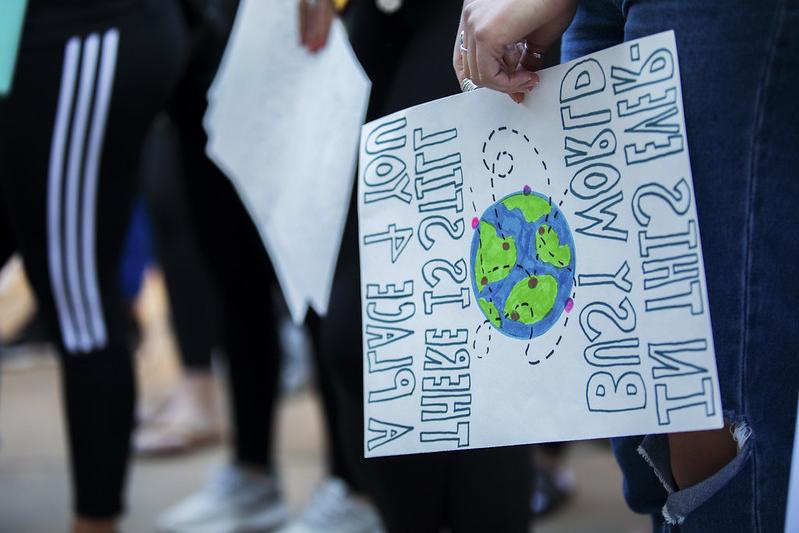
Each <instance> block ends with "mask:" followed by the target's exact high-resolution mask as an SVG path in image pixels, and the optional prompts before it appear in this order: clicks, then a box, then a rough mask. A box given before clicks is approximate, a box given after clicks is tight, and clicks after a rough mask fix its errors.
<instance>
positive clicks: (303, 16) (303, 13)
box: [298, 0, 308, 46]
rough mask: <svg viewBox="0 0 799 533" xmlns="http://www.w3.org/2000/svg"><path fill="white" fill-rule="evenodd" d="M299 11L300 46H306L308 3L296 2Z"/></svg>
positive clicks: (303, 1) (302, 0) (303, 0)
mask: <svg viewBox="0 0 799 533" xmlns="http://www.w3.org/2000/svg"><path fill="white" fill-rule="evenodd" d="M298 7H299V10H300V45H302V46H305V45H306V44H308V3H307V2H306V1H305V0H300V1H299V2H298Z"/></svg>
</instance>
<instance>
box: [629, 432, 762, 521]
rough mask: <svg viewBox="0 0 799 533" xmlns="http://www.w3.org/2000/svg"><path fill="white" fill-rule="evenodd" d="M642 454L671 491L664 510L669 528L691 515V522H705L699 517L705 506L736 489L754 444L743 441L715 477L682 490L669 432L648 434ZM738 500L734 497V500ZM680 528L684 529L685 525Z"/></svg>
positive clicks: (643, 443) (639, 451)
mask: <svg viewBox="0 0 799 533" xmlns="http://www.w3.org/2000/svg"><path fill="white" fill-rule="evenodd" d="M742 440H743V439H742ZM638 453H639V454H640V455H641V457H643V459H644V460H645V461H646V462H647V463H648V464H649V466H651V467H652V469H653V470H654V472H655V475H656V476H657V477H658V479H659V480H660V482H661V483H662V484H663V486H664V487H665V489H666V492H667V493H668V496H667V497H666V503H665V504H664V505H663V509H662V513H663V519H664V520H665V523H666V525H667V528H666V529H667V530H669V529H671V527H669V526H679V525H683V523H684V522H685V521H686V519H687V518H689V517H691V518H692V520H690V522H695V521H697V520H698V521H701V522H704V521H703V520H701V518H699V517H698V516H696V515H697V514H698V513H700V512H701V511H702V509H701V508H702V506H703V505H704V504H705V503H706V502H708V500H710V499H711V498H713V497H714V496H716V495H720V493H722V492H725V491H728V490H731V491H733V492H734V491H735V490H736V489H735V488H734V487H732V485H734V484H736V482H737V481H739V479H738V478H739V477H740V475H741V472H742V471H743V470H744V469H745V468H746V466H747V465H748V464H749V462H750V461H751V458H752V445H751V442H750V441H749V439H746V440H743V445H742V446H741V447H740V450H739V451H738V454H737V455H736V456H735V458H733V459H732V460H731V461H730V462H729V463H727V464H726V465H724V466H723V467H722V468H721V469H720V470H719V471H718V472H716V473H715V474H713V475H712V476H710V477H708V478H707V479H705V480H703V481H700V482H699V483H697V484H695V485H692V486H690V487H687V488H685V489H678V488H677V487H676V485H675V483H674V481H673V479H672V476H671V464H670V460H669V446H668V436H667V435H648V436H647V437H645V438H644V440H643V442H642V443H641V445H640V446H639V447H638ZM743 481H745V480H743ZM734 499H735V498H731V501H732V500H734ZM688 525H689V524H685V526H688ZM696 525H699V524H696ZM704 526H707V524H704ZM680 530H681V531H683V528H681V529H680Z"/></svg>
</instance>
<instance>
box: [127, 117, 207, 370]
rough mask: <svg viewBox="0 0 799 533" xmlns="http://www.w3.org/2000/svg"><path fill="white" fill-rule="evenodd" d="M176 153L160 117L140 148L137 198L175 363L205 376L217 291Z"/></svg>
mask: <svg viewBox="0 0 799 533" xmlns="http://www.w3.org/2000/svg"><path fill="white" fill-rule="evenodd" d="M180 153H181V152H180V144H179V142H178V139H177V131H175V128H174V125H172V124H171V123H170V122H169V120H168V119H167V118H166V117H163V119H161V120H159V121H157V123H156V124H155V126H154V127H153V129H152V131H151V132H150V134H149V136H148V139H147V142H146V144H145V150H144V158H143V161H142V173H141V183H142V193H143V195H144V199H145V203H146V206H147V211H148V213H149V214H150V220H151V221H152V224H153V230H154V233H155V246H156V255H157V258H158V262H159V264H160V266H161V268H162V270H163V272H164V278H165V280H166V287H167V293H168V294H169V306H170V309H171V311H172V313H171V317H172V325H173V327H174V330H175V337H176V339H177V341H178V347H179V351H180V362H181V364H182V365H183V368H184V370H185V371H188V372H206V373H209V372H210V371H211V349H212V346H213V343H214V341H215V338H214V333H215V331H214V325H215V324H216V321H215V317H214V312H213V311H214V309H215V300H214V298H215V296H216V294H215V291H216V287H215V286H214V285H213V281H212V279H211V274H210V272H209V271H208V266H207V265H206V261H205V257H204V256H203V255H202V254H201V253H200V250H199V246H198V243H197V236H196V234H195V231H194V227H193V226H192V224H191V218H190V214H189V208H188V205H187V201H186V198H185V195H186V191H185V187H184V180H183V178H182V176H183V168H182V165H181V163H180Z"/></svg>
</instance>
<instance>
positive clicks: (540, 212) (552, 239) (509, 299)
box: [470, 187, 575, 339]
mask: <svg viewBox="0 0 799 533" xmlns="http://www.w3.org/2000/svg"><path fill="white" fill-rule="evenodd" d="M472 226H473V227H474V237H473V238H472V248H471V272H470V274H471V278H472V289H473V290H474V294H475V299H476V301H477V303H478V305H479V307H480V310H481V311H482V312H483V314H484V315H485V318H486V320H487V321H488V322H490V323H491V324H492V326H493V327H494V328H496V329H497V330H498V331H500V332H502V333H504V334H505V335H508V336H510V337H515V338H518V339H533V338H535V337H538V336H540V335H543V334H544V333H546V332H547V331H548V330H549V329H550V328H552V327H553V326H554V325H555V324H557V323H558V320H559V319H560V317H561V316H563V314H564V313H568V312H569V311H570V310H571V307H572V305H573V302H572V299H571V296H572V288H573V285H574V265H575V250H574V240H573V239H572V234H571V231H570V230H569V225H568V221H567V220H566V217H565V216H564V214H563V212H562V211H561V210H560V209H558V207H557V206H556V205H553V203H552V201H551V200H550V199H549V198H548V197H546V196H544V195H542V194H539V193H537V192H534V191H531V190H530V188H529V187H525V188H524V190H523V191H522V192H518V193H514V194H511V195H509V196H506V197H505V198H502V199H501V200H499V201H497V202H496V203H494V204H493V205H491V206H490V207H488V209H486V210H485V212H484V213H483V215H482V217H480V218H479V219H477V218H475V220H474V221H473V222H472Z"/></svg>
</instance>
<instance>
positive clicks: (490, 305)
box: [477, 298, 502, 329]
mask: <svg viewBox="0 0 799 533" xmlns="http://www.w3.org/2000/svg"><path fill="white" fill-rule="evenodd" d="M477 303H479V304H480V309H482V310H483V314H485V316H487V317H488V320H490V321H491V324H492V325H493V326H494V327H495V328H497V329H499V327H500V326H501V325H502V319H501V318H499V310H498V309H497V306H496V305H494V302H489V301H488V300H486V299H485V298H480V299H479V300H478V302H477Z"/></svg>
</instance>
